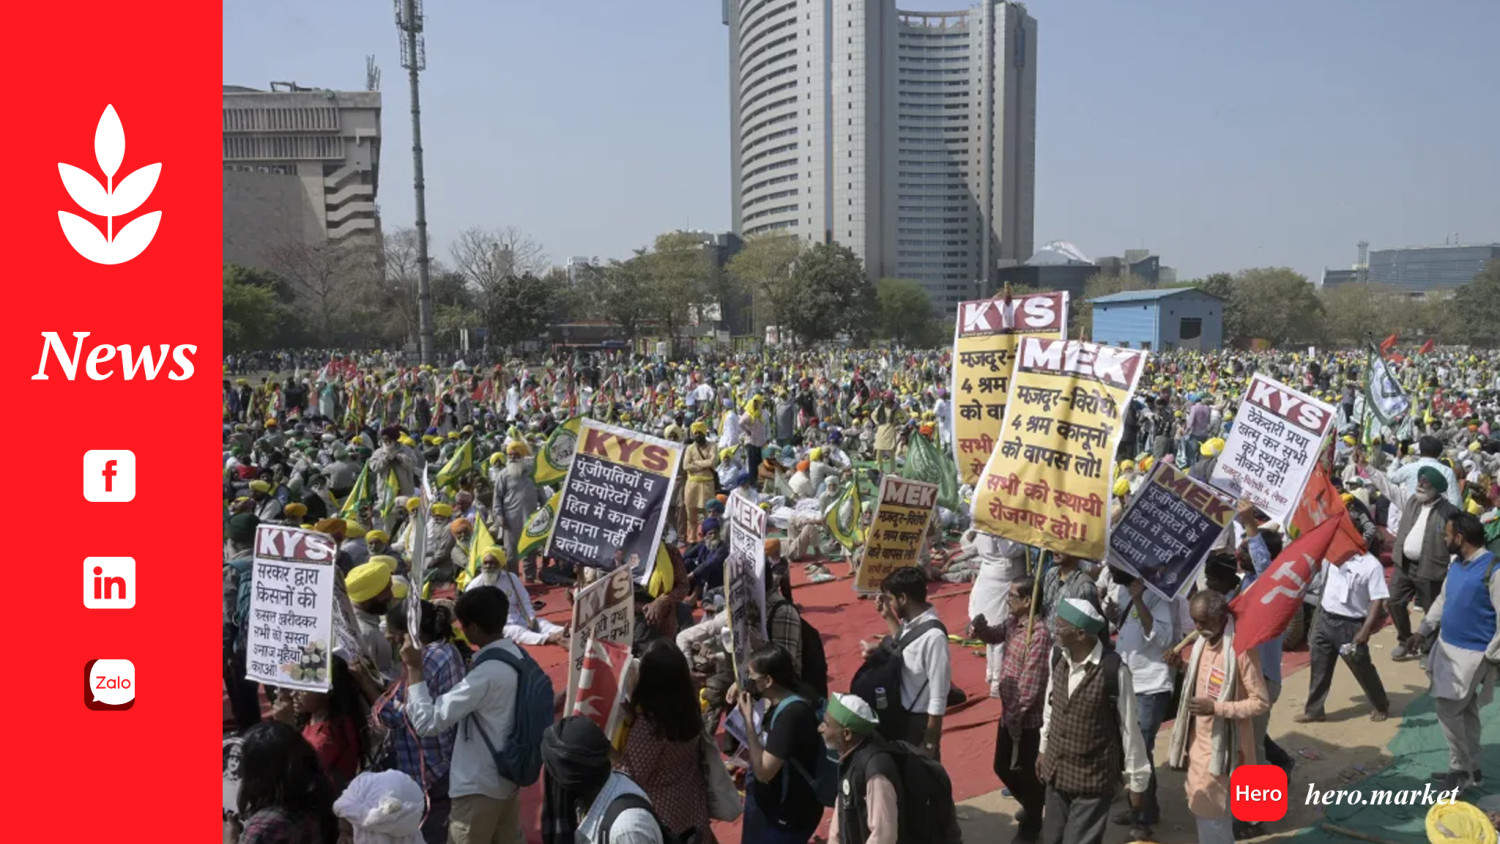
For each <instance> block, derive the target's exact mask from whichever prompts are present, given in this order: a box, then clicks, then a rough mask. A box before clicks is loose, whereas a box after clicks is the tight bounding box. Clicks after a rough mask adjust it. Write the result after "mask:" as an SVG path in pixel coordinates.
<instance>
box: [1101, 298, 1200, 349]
mask: <svg viewBox="0 0 1500 844" xmlns="http://www.w3.org/2000/svg"><path fill="white" fill-rule="evenodd" d="M1089 301H1090V302H1092V303H1093V306H1094V331H1093V340H1094V342H1095V343H1103V344H1105V345H1107V346H1122V347H1125V348H1130V349H1148V350H1151V351H1170V350H1172V349H1202V350H1207V351H1211V350H1217V349H1219V348H1220V347H1221V346H1223V345H1224V302H1223V300H1221V299H1220V298H1219V297H1217V296H1214V295H1213V294H1211V293H1204V292H1203V291H1202V290H1199V289H1198V288H1196V287H1173V288H1169V289H1166V290H1131V291H1128V292H1125V293H1112V294H1110V295H1108V296H1100V297H1099V298H1097V299H1091V300H1089Z"/></svg>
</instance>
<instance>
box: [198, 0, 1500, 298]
mask: <svg viewBox="0 0 1500 844" xmlns="http://www.w3.org/2000/svg"><path fill="white" fill-rule="evenodd" d="M965 4H966V3H965V0H951V1H950V2H945V0H907V2H905V3H901V4H899V5H900V6H901V8H908V9H915V10H937V9H951V8H960V7H962V6H964V5H965ZM1027 7H1028V9H1029V10H1030V12H1031V14H1032V15H1033V16H1035V17H1036V18H1037V20H1038V26H1039V30H1040V32H1039V36H1038V41H1039V44H1038V45H1037V50H1036V55H1037V60H1038V62H1039V63H1040V66H1039V71H1038V78H1039V82H1038V92H1037V100H1038V106H1037V207H1036V246H1038V247H1040V246H1042V245H1043V244H1044V243H1046V242H1047V241H1049V240H1055V239H1062V240H1069V241H1072V242H1074V243H1076V244H1077V245H1078V246H1079V247H1080V248H1081V249H1082V250H1083V251H1084V252H1085V253H1086V254H1088V255H1090V256H1098V255H1118V254H1120V253H1121V252H1122V251H1123V250H1125V249H1128V248H1139V247H1146V248H1150V249H1152V250H1153V251H1155V252H1156V253H1158V254H1159V255H1161V256H1162V259H1163V262H1164V263H1166V264H1167V265H1169V266H1174V267H1177V268H1178V271H1179V276H1180V277H1181V278H1183V279H1187V278H1191V277H1195V276H1199V275H1203V274H1206V273H1209V272H1214V271H1217V270H1228V271H1233V270H1237V269H1241V268H1244V267H1250V266H1266V265H1286V266H1291V267H1293V268H1295V269H1297V270H1298V271H1300V272H1302V273H1305V274H1307V275H1308V276H1309V277H1310V278H1313V279H1314V280H1316V277H1317V275H1318V273H1319V272H1321V270H1322V268H1323V267H1324V266H1346V265H1348V264H1350V263H1352V262H1353V261H1354V259H1355V243H1356V242H1357V241H1359V240H1360V239H1361V238H1364V239H1367V240H1369V241H1370V244H1371V248H1375V249H1379V248H1389V247H1393V246H1407V245H1417V244H1441V243H1443V242H1444V240H1445V239H1446V238H1450V237H1453V236H1454V235H1457V236H1458V238H1459V239H1460V240H1462V241H1463V242H1466V243H1483V242H1494V241H1500V91H1497V88H1500V49H1497V46H1496V45H1497V43H1500V42H1497V40H1496V39H1497V34H1500V0H1404V2H1398V1H1397V0H1259V1H1258V2H1253V3H1251V2H1231V0H1035V2H1032V3H1029V4H1027ZM426 11H427V32H426V39H427V60H428V70H427V71H426V72H425V73H423V74H422V130H423V141H424V146H425V147H426V165H427V216H428V224H429V226H430V229H429V231H430V232H431V235H432V238H433V250H434V254H435V255H439V256H443V257H446V256H447V254H448V245H449V243H450V242H451V241H452V239H453V238H454V236H455V235H456V234H457V232H459V231H461V230H462V229H465V228H468V227H471V226H480V227H499V226H507V225H512V226H517V227H519V228H521V229H522V230H523V231H525V232H526V233H528V234H530V235H531V236H533V237H534V238H536V239H537V240H538V241H539V242H540V243H541V244H542V245H543V247H544V248H545V249H546V251H547V253H548V255H549V256H550V257H551V259H552V261H553V262H554V263H558V264H561V263H563V261H564V260H565V259H566V257H567V256H569V255H590V256H593V255H598V256H600V257H604V258H611V257H624V256H626V255H628V254H629V252H630V250H631V249H632V248H634V247H638V246H643V245H646V244H647V243H649V242H650V240H651V239H652V238H653V237H654V236H655V235H657V234H659V233H661V232H663V231H667V230H671V229H674V228H687V227H691V228H700V229H711V230H724V229H726V228H728V225H729V220H730V209H729V108H728V34H727V29H726V28H725V27H724V26H723V25H722V23H721V17H720V2H719V0H524V1H523V2H515V0H430V2H428V3H427V9H426ZM367 54H373V55H375V56H376V60H377V62H378V64H379V65H380V68H381V70H382V73H383V75H382V82H381V89H382V91H383V92H384V95H385V96H384V108H385V111H384V115H383V121H382V122H383V125H382V133H383V135H384V139H385V143H384V148H383V155H382V160H381V181H380V194H379V203H380V206H381V212H382V216H383V220H384V225H385V226H386V227H387V228H388V229H389V228H395V227H400V226H406V225H410V224H411V222H412V214H413V211H412V209H413V200H412V190H411V132H410V125H411V124H410V116H409V112H408V108H409V101H408V96H407V82H406V75H405V72H404V71H403V70H402V69H401V67H400V61H399V53H398V42H397V34H396V29H395V25H394V17H393V12H392V6H391V4H390V3H389V2H384V1H383V0H316V2H309V0H233V2H230V0H226V2H225V4H224V81H225V82H226V83H228V84H239V85H249V86H252V87H260V88H263V87H265V86H266V85H267V84H268V83H269V82H270V81H271V80H273V79H274V80H278V81H296V82H298V83H300V84H302V85H309V86H317V87H329V88H344V89H353V90H359V89H362V88H363V87H364V81H365V69H364V68H365V56H366V55H367Z"/></svg>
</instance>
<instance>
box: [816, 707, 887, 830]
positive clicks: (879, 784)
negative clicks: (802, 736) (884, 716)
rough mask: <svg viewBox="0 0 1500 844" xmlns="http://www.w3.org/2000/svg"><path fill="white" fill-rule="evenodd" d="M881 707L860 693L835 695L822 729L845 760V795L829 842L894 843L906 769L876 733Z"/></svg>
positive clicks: (841, 790)
mask: <svg viewBox="0 0 1500 844" xmlns="http://www.w3.org/2000/svg"><path fill="white" fill-rule="evenodd" d="M878 725H879V719H878V718H877V717H876V715H875V710H874V709H871V708H870V704H868V703H866V702H865V701H864V699H863V698H861V697H858V696H856V695H846V694H839V693H838V692H834V693H832V694H831V695H830V696H829V698H828V712H827V714H826V715H825V716H824V718H823V723H822V725H821V726H820V727H819V728H818V732H820V733H822V734H823V743H824V744H826V745H828V749H829V750H832V751H833V753H834V755H835V756H837V757H838V760H839V795H838V799H837V801H835V803H834V807H833V819H832V821H831V822H830V823H829V825H828V842H829V844H840V842H843V841H851V842H860V843H861V844H876V843H877V842H878V843H879V844H894V842H895V841H896V833H897V827H898V818H899V811H900V807H899V806H898V805H897V803H898V798H897V788H898V787H899V784H900V782H901V773H900V771H899V769H898V768H897V767H896V762H895V760H894V759H892V758H891V755H890V754H889V753H884V752H881V751H883V750H884V749H885V743H884V742H883V741H882V740H881V739H880V736H878V735H876V733H875V728H876V727H877V726H878Z"/></svg>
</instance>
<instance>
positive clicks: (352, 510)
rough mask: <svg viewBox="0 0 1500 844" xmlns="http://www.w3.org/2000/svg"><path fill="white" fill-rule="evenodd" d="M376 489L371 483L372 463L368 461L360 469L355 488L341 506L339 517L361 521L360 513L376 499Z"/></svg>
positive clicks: (347, 520) (345, 519)
mask: <svg viewBox="0 0 1500 844" xmlns="http://www.w3.org/2000/svg"><path fill="white" fill-rule="evenodd" d="M374 497H375V495H374V490H373V489H371V483H370V464H369V462H368V461H367V462H366V463H365V465H364V467H363V468H361V469H360V470H359V478H358V479H356V480H355V481H354V489H352V490H350V491H349V497H348V498H346V499H344V506H342V507H340V508H339V518H340V519H343V520H344V521H346V522H357V521H359V513H360V511H361V510H363V509H365V508H366V507H368V506H369V505H370V503H371V501H372V500H373V499H374Z"/></svg>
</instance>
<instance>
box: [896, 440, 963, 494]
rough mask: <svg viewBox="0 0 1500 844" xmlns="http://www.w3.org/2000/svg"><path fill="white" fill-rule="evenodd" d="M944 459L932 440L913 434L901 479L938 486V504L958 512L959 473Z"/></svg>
mask: <svg viewBox="0 0 1500 844" xmlns="http://www.w3.org/2000/svg"><path fill="white" fill-rule="evenodd" d="M944 457H945V455H944V454H943V453H941V452H939V451H938V447H937V446H935V445H933V444H932V440H929V439H928V438H926V437H924V436H922V435H921V434H913V435H912V436H911V438H910V439H908V440H907V443H906V466H905V467H903V468H902V470H901V477H903V478H906V479H907V480H910V481H926V482H927V483H930V484H937V488H938V504H940V505H941V506H943V507H944V508H946V509H949V510H955V511H956V510H958V509H959V500H958V471H957V469H955V468H954V466H953V464H952V463H951V462H949V461H948V460H946V459H944Z"/></svg>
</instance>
